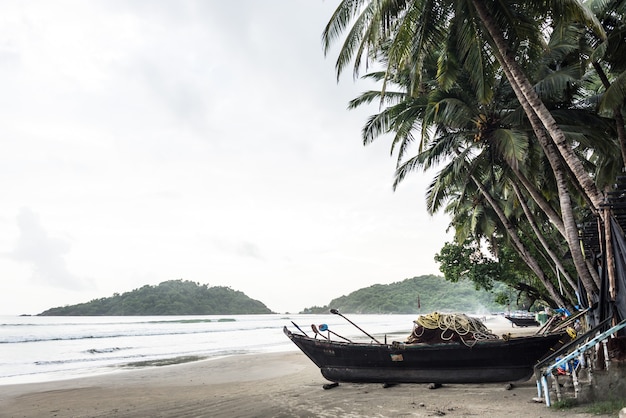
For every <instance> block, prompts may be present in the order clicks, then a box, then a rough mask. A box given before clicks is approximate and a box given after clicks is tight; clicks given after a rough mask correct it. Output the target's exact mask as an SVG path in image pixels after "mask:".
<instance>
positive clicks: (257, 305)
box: [39, 280, 273, 316]
mask: <svg viewBox="0 0 626 418" xmlns="http://www.w3.org/2000/svg"><path fill="white" fill-rule="evenodd" d="M270 313H273V312H272V311H271V310H270V309H268V307H267V306H265V305H264V304H263V303H261V302H259V301H258V300H254V299H251V298H249V297H248V296H246V295H245V294H244V293H242V292H239V291H236V290H233V289H231V288H229V287H223V286H214V287H209V286H208V285H206V284H200V283H195V282H192V281H188V280H169V281H165V282H162V283H160V284H159V285H157V286H150V285H145V286H143V287H141V288H139V289H135V290H132V291H130V292H126V293H122V294H121V295H120V294H118V293H115V294H114V295H113V296H111V297H108V298H101V299H94V300H92V301H90V302H86V303H79V304H77V305H70V306H62V307H57V308H51V309H48V310H46V311H44V312H42V313H40V314H39V316H135V315H240V314H270Z"/></svg>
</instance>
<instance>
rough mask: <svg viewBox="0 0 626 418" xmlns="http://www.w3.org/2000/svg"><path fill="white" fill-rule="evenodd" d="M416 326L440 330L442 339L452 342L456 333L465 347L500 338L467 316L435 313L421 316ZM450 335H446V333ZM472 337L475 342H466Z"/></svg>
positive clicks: (416, 321)
mask: <svg viewBox="0 0 626 418" xmlns="http://www.w3.org/2000/svg"><path fill="white" fill-rule="evenodd" d="M413 322H415V324H417V325H420V326H422V327H423V328H424V329H440V330H441V331H442V332H441V339H442V340H446V341H447V340H450V339H451V338H452V337H453V336H454V333H456V334H458V335H459V336H460V337H461V341H463V343H464V344H465V345H468V346H472V345H474V344H476V342H477V341H479V340H488V339H497V338H498V337H497V336H496V335H494V334H492V333H491V331H490V330H489V329H487V327H486V326H485V325H484V324H483V323H482V322H480V321H479V320H478V319H476V318H472V317H469V316H467V315H465V314H440V313H438V312H433V313H430V314H426V315H420V316H419V317H418V318H417V319H416V320H415V321H413ZM447 331H449V334H448V335H446V332H447ZM467 335H471V337H472V339H473V341H471V342H468V341H466V339H465V338H463V337H464V336H467Z"/></svg>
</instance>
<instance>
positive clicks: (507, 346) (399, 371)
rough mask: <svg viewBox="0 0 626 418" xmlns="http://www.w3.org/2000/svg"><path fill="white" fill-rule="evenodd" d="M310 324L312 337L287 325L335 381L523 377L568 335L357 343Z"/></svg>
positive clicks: (296, 340)
mask: <svg viewBox="0 0 626 418" xmlns="http://www.w3.org/2000/svg"><path fill="white" fill-rule="evenodd" d="M294 325H295V324H294ZM296 326H297V325H296ZM312 328H313V330H314V331H315V337H309V336H308V335H306V334H305V333H304V332H303V331H302V330H301V328H300V327H298V330H299V331H300V332H299V333H293V332H291V331H290V330H289V329H288V328H287V327H284V329H283V331H284V333H285V334H286V335H287V337H289V338H290V339H291V341H293V342H294V343H295V344H296V345H297V346H298V348H300V350H302V352H303V353H304V354H306V355H307V356H308V357H309V358H310V359H311V360H312V361H313V363H315V365H317V366H318V367H319V368H320V371H321V373H322V375H323V376H324V377H325V378H326V379H328V380H329V381H331V382H353V383H488V382H515V381H524V380H528V379H529V378H530V377H531V376H532V374H533V367H534V366H535V364H536V363H537V362H538V360H540V359H541V358H542V357H544V356H546V355H547V354H549V353H550V352H551V351H550V350H551V348H553V347H555V346H560V345H563V344H564V343H566V342H567V341H569V338H568V336H567V333H565V332H564V333H558V334H546V335H533V336H524V337H513V338H509V339H503V338H499V337H496V338H489V339H479V340H472V341H468V340H465V341H461V340H459V339H458V338H450V339H449V340H447V341H441V342H437V343H433V342H415V343H406V342H392V343H390V344H387V343H386V342H385V343H380V342H373V341H372V342H367V343H359V342H351V341H350V342H349V341H338V340H337V341H336V340H332V339H330V338H328V337H325V336H323V335H322V334H321V333H318V332H317V329H316V327H315V326H314V325H312ZM318 334H319V338H318ZM368 336H369V334H368ZM342 338H343V337H342ZM372 338H373V337H372Z"/></svg>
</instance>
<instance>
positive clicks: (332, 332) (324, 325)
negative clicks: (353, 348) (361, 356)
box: [311, 324, 352, 343]
mask: <svg viewBox="0 0 626 418" xmlns="http://www.w3.org/2000/svg"><path fill="white" fill-rule="evenodd" d="M311 326H312V327H314V326H315V325H311ZM320 331H328V332H329V333H331V334H333V335H335V336H337V337H339V338H341V339H344V340H346V341H347V342H349V343H351V342H352V341H350V340H349V339H347V338H346V337H342V336H341V335H339V334H337V333H336V332H334V331H331V330H329V329H328V325H326V324H320ZM320 335H322V334H321V333H320ZM322 337H323V335H322ZM329 340H330V338H329Z"/></svg>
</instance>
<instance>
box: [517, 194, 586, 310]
mask: <svg viewBox="0 0 626 418" xmlns="http://www.w3.org/2000/svg"><path fill="white" fill-rule="evenodd" d="M511 186H512V187H513V191H514V192H515V195H516V196H517V200H518V202H519V204H520V206H521V207H522V210H523V211H524V215H526V219H527V220H528V223H529V224H530V227H531V228H532V230H533V232H534V234H535V236H536V237H537V239H538V240H539V242H540V243H541V246H542V247H543V249H544V250H545V251H546V253H548V256H549V257H550V260H552V263H554V265H555V266H556V268H557V269H558V270H560V271H561V272H562V273H563V277H565V280H566V281H567V283H568V284H569V285H570V288H571V289H573V290H574V291H575V290H576V283H574V280H572V278H571V277H570V275H569V274H568V273H567V270H565V266H563V263H562V262H561V260H560V259H559V257H558V256H557V255H556V254H555V253H554V251H552V249H551V248H550V245H549V244H548V241H547V240H546V239H545V237H544V236H543V234H542V233H541V231H540V230H539V227H538V226H537V223H536V222H535V217H534V216H533V214H532V213H531V211H530V208H529V207H528V205H527V204H526V199H525V196H524V195H522V191H521V190H520V188H519V186H518V185H517V184H515V182H511ZM557 274H558V273H557ZM565 291H566V293H567V295H568V297H569V299H570V300H574V298H573V295H572V294H571V292H569V289H566V290H565Z"/></svg>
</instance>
